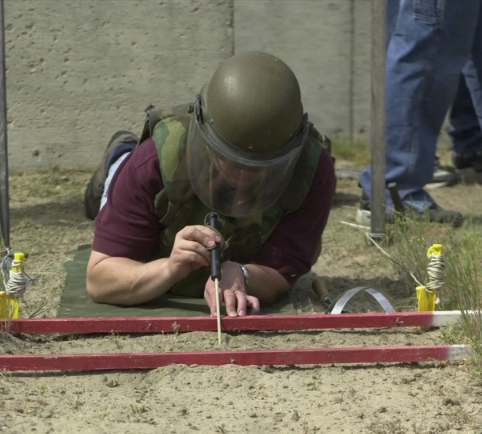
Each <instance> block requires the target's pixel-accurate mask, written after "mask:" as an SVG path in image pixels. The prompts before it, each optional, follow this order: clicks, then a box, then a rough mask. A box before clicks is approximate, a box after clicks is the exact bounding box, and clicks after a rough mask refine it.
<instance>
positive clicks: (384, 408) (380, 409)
mask: <svg viewBox="0 0 482 434" xmlns="http://www.w3.org/2000/svg"><path fill="white" fill-rule="evenodd" d="M377 411H378V413H386V412H387V411H388V409H387V407H380V408H379V409H378V410H377Z"/></svg>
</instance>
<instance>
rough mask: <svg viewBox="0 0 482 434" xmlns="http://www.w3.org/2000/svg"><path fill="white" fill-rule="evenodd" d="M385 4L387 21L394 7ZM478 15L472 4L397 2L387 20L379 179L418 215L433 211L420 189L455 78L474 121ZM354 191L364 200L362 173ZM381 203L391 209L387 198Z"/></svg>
mask: <svg viewBox="0 0 482 434" xmlns="http://www.w3.org/2000/svg"><path fill="white" fill-rule="evenodd" d="M392 2H393V0H388V6H389V7H388V8H387V14H390V13H393V11H394V10H396V8H395V6H394V4H396V6H398V1H397V0H395V3H392ZM481 14H482V7H481V2H480V1H479V0H464V1H460V0H400V4H399V10H398V15H397V19H396V21H395V20H390V17H387V18H389V19H388V20H387V23H390V22H394V23H395V28H394V29H393V34H392V36H391V39H390V41H389V43H388V49H387V59H386V132H385V140H386V174H385V179H386V182H387V184H388V183H389V182H396V183H397V186H398V190H399V193H400V196H401V198H402V201H403V202H404V203H405V205H407V206H410V207H413V208H415V209H416V210H418V211H423V210H424V209H425V208H426V207H427V206H430V205H431V204H433V203H434V200H433V198H432V197H431V196H430V195H429V194H428V193H427V192H426V191H425V190H424V189H423V187H424V186H425V185H426V184H427V183H428V182H429V181H430V180H431V179H432V176H433V168H434V161H435V149H436V143H437V137H438V134H439V132H440V129H441V127H442V124H443V121H444V118H445V115H446V113H447V111H448V109H449V107H450V105H451V103H452V101H453V100H454V97H455V93H456V90H457V85H458V80H459V76H460V73H461V72H463V74H464V77H465V81H466V83H467V87H468V89H469V90H470V94H471V96H472V100H473V101H474V105H479V106H480V111H478V113H479V112H480V114H482V18H481ZM387 33H388V34H389V33H390V30H389V29H387ZM479 103H480V104H479ZM360 185H361V186H362V188H363V190H364V191H365V192H366V193H367V195H368V196H370V168H369V167H368V168H366V169H365V170H364V171H363V172H362V174H361V176H360ZM386 203H387V206H388V207H389V208H391V207H392V202H391V199H390V195H389V193H388V190H387V192H386Z"/></svg>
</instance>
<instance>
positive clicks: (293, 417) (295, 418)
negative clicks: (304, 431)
mask: <svg viewBox="0 0 482 434" xmlns="http://www.w3.org/2000/svg"><path fill="white" fill-rule="evenodd" d="M291 420H292V421H293V422H298V421H299V420H300V414H299V413H298V412H297V411H296V410H293V414H292V415H291Z"/></svg>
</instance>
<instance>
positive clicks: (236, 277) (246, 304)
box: [204, 261, 259, 317]
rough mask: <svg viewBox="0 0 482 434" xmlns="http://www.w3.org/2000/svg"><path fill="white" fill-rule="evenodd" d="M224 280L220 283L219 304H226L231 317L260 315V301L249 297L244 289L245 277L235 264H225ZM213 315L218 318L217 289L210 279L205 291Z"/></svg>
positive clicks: (222, 269) (223, 264) (223, 266)
mask: <svg viewBox="0 0 482 434" xmlns="http://www.w3.org/2000/svg"><path fill="white" fill-rule="evenodd" d="M221 274H222V279H221V280H220V281H219V298H220V300H219V303H222V302H223V301H224V302H225V303H226V312H227V314H228V315H229V316H231V317H236V316H245V315H246V314H247V313H249V314H251V315H256V314H258V313H259V300H258V299H257V298H256V297H253V296H251V295H248V294H247V293H246V288H245V287H244V275H243V272H242V271H241V269H240V268H239V266H238V265H237V264H236V263H234V262H229V261H227V262H223V263H222V265H221ZM204 298H205V299H206V301H207V303H208V306H209V308H210V309H211V315H212V316H216V289H215V286H214V281H213V280H212V279H211V278H209V279H208V281H207V282H206V286H205V289H204Z"/></svg>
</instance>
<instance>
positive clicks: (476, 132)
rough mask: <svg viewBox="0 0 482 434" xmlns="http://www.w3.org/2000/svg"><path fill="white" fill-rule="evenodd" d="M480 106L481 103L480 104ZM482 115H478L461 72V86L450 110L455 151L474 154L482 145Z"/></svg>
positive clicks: (451, 132)
mask: <svg viewBox="0 0 482 434" xmlns="http://www.w3.org/2000/svg"><path fill="white" fill-rule="evenodd" d="M478 106H479V108H480V104H478ZM481 120H482V116H481V114H480V113H479V115H477V112H476V109H475V107H474V103H473V101H472V97H471V95H470V91H469V88H468V87H467V84H466V82H465V77H464V75H463V74H460V78H459V86H458V88H457V93H456V94H455V99H454V102H453V105H452V110H451V111H450V124H451V125H452V128H451V129H450V130H449V135H450V137H451V138H452V145H453V151H454V152H455V153H459V154H474V153H476V152H477V151H478V150H480V149H481V147H482V129H481V125H482V122H481Z"/></svg>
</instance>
